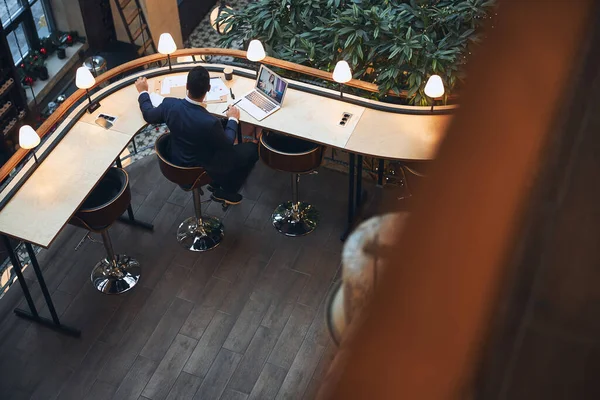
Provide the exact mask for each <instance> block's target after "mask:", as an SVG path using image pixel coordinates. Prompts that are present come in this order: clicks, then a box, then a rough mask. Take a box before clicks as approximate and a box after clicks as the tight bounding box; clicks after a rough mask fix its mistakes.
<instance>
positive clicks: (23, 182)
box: [0, 63, 451, 247]
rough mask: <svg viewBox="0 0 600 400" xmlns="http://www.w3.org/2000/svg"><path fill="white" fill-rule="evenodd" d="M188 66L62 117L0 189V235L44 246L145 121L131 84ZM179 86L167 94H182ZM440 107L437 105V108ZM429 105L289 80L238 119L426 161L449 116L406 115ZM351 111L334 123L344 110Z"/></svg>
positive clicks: (109, 93) (110, 89) (237, 82)
mask: <svg viewBox="0 0 600 400" xmlns="http://www.w3.org/2000/svg"><path fill="white" fill-rule="evenodd" d="M201 65H205V66H206V67H207V68H208V69H209V70H210V71H211V75H212V76H222V72H221V71H222V68H223V67H224V65H218V64H201ZM194 66H195V64H194V63H185V64H178V65H175V66H174V67H173V70H172V71H169V69H168V68H156V69H151V70H146V71H143V72H140V73H137V74H134V75H130V76H127V77H125V78H123V79H121V80H119V81H117V82H115V83H112V84H111V85H109V86H107V87H106V88H104V89H102V90H100V91H99V92H97V93H95V94H94V95H93V96H92V99H93V100H97V101H99V102H100V104H101V107H100V108H99V109H97V110H96V111H95V112H93V113H92V114H89V113H88V112H87V111H86V108H87V102H84V103H82V104H81V105H79V106H78V107H76V108H75V109H74V110H73V111H72V112H70V113H69V114H68V115H67V118H66V119H65V120H64V121H63V122H62V123H61V124H60V126H59V127H58V128H57V129H56V131H55V132H53V133H52V134H51V136H50V137H49V138H48V139H47V140H46V142H45V143H44V145H43V146H40V148H38V149H36V153H37V154H38V158H39V159H40V160H41V161H42V163H41V164H40V165H39V166H37V167H36V168H32V167H33V161H32V160H30V161H28V162H27V163H26V164H25V165H24V167H23V168H22V170H21V171H20V172H19V173H18V174H17V175H16V176H15V177H14V179H13V180H12V181H11V183H10V184H9V185H8V186H7V187H6V188H5V189H4V190H3V191H2V192H1V193H0V201H4V202H5V203H6V200H7V199H8V202H7V203H6V205H5V207H4V208H2V210H1V211H0V232H1V233H4V234H7V235H9V236H12V237H15V238H17V239H21V240H24V241H26V242H30V243H34V244H38V245H40V246H42V247H49V246H50V244H51V243H52V241H53V240H54V239H55V238H56V236H57V235H58V233H59V232H60V231H61V230H62V228H63V227H64V225H65V224H66V223H67V222H68V220H69V219H70V218H71V216H72V215H73V214H74V213H75V211H76V210H77V209H78V207H79V206H80V205H81V204H82V202H83V201H84V199H85V198H86V196H87V195H88V194H89V193H90V192H91V190H92V189H93V188H94V187H95V185H96V184H97V183H98V181H99V180H100V179H101V177H102V176H103V175H104V173H105V172H106V170H107V169H108V168H109V167H110V165H112V164H113V162H114V160H115V159H117V158H118V157H119V155H120V154H121V152H122V151H123V150H124V149H125V147H126V146H127V144H128V143H129V142H130V141H131V140H132V139H133V138H134V136H135V135H136V134H137V133H138V132H139V131H140V130H141V129H142V128H144V127H145V126H146V125H147V124H146V122H145V121H144V119H143V117H142V114H141V112H140V110H139V107H138V103H137V98H138V93H137V90H136V89H135V87H134V85H133V82H134V81H135V79H136V78H137V77H138V76H147V77H148V81H149V91H150V92H156V93H160V86H161V82H162V80H163V79H165V78H166V77H169V76H175V75H186V74H187V71H188V70H189V69H191V68H193V67H194ZM254 76H255V72H254V71H249V70H245V69H241V68H234V78H233V80H231V81H225V83H226V85H227V86H228V87H230V88H231V90H232V91H233V93H234V94H235V96H236V99H239V98H241V97H242V96H243V95H245V94H246V93H247V92H249V91H250V90H251V89H252V87H253V85H254ZM184 95H185V92H184V90H181V89H178V90H173V91H172V93H171V94H170V95H165V96H174V97H183V96H184ZM225 108H226V104H225V103H213V104H208V105H207V109H208V110H209V111H210V112H211V113H213V114H215V115H223V111H224V110H225ZM441 108H442V109H444V107H441ZM409 109H414V110H418V111H419V112H421V113H423V112H424V110H427V109H429V108H428V107H406V106H394V105H390V104H385V103H380V102H377V101H371V100H365V99H362V98H359V97H356V96H352V95H344V98H343V99H340V98H339V92H336V91H333V90H330V89H324V88H321V87H318V86H314V85H310V84H306V83H300V82H294V81H290V88H289V89H288V92H287V94H286V97H285V100H284V103H283V107H282V108H281V109H280V110H279V111H277V112H276V113H274V114H272V115H271V116H269V117H267V118H266V119H264V120H262V121H257V120H255V119H254V118H252V117H251V116H250V115H248V114H247V113H245V112H244V111H243V110H241V116H240V120H241V121H242V122H245V123H250V124H253V125H256V126H260V127H263V128H266V129H270V130H274V131H278V132H282V133H285V134H289V135H293V136H296V137H300V138H303V139H306V140H311V141H314V142H317V143H321V144H324V145H327V146H332V147H335V148H337V149H340V150H345V151H349V152H351V153H356V154H361V155H367V156H373V157H377V158H386V159H398V160H428V159H432V158H433V157H434V156H435V153H436V151H437V148H438V145H439V143H440V141H441V139H442V138H443V135H444V132H445V130H446V127H447V125H448V123H449V121H450V119H451V115H448V114H446V113H441V114H440V113H435V114H433V113H432V114H425V115H423V114H420V115H411V114H406V112H407V110H409ZM345 112H349V113H351V114H352V115H353V116H352V118H351V119H350V121H349V123H347V124H346V125H345V126H340V125H339V121H340V119H341V116H342V114H343V113H345ZM100 113H103V114H108V115H111V116H115V117H117V120H116V121H115V123H114V126H113V127H112V128H111V129H109V130H104V129H103V128H100V127H99V126H98V125H96V124H95V122H94V121H95V120H96V118H97V116H98V114H100Z"/></svg>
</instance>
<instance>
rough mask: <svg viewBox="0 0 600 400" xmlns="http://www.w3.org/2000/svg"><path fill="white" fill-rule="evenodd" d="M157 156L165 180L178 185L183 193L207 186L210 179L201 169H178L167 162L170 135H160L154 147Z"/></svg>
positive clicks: (178, 167)
mask: <svg viewBox="0 0 600 400" xmlns="http://www.w3.org/2000/svg"><path fill="white" fill-rule="evenodd" d="M154 147H155V150H156V155H157V156H158V166H159V167H160V171H161V172H162V174H163V175H164V177H165V178H167V179H168V180H170V181H171V182H173V183H176V184H177V185H179V186H180V187H181V188H182V189H183V190H185V191H191V190H194V189H195V188H197V187H202V186H205V185H208V184H209V183H211V182H212V179H211V178H210V176H209V175H208V173H207V172H206V170H205V169H204V168H203V167H180V166H178V165H175V164H173V163H172V162H171V161H170V160H169V154H170V152H171V151H170V149H171V137H170V135H168V134H167V135H162V136H160V137H159V138H158V139H156V144H155V145H154Z"/></svg>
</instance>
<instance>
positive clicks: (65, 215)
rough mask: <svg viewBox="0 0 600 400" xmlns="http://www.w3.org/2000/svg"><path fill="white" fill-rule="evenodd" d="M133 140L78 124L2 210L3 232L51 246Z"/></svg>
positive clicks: (0, 227) (0, 224) (119, 134)
mask: <svg viewBox="0 0 600 400" xmlns="http://www.w3.org/2000/svg"><path fill="white" fill-rule="evenodd" d="M130 140H131V138H130V137H128V136H127V135H124V134H122V133H118V132H111V131H107V130H105V129H103V128H101V127H99V126H97V125H91V124H88V123H85V122H78V123H76V124H75V125H74V126H73V127H72V128H71V130H70V131H69V133H68V135H66V136H65V137H64V138H63V139H62V140H61V142H60V143H59V144H58V145H57V146H56V148H54V150H53V151H52V152H51V153H50V154H49V155H48V157H47V158H46V159H45V160H44V162H43V163H42V164H41V165H40V166H39V167H38V169H37V170H36V171H35V172H34V173H33V175H31V177H30V178H29V179H28V180H27V181H26V182H25V184H24V185H23V187H21V189H19V191H18V192H17V193H16V194H15V195H14V197H13V198H12V199H11V200H10V202H9V203H8V204H7V205H6V206H5V207H4V209H2V211H1V212H0V232H2V233H5V234H7V235H9V236H12V237H15V238H19V239H22V240H25V241H27V242H30V243H33V244H37V245H40V246H42V247H49V246H50V244H51V243H52V241H53V240H54V238H55V237H56V236H57V235H58V233H59V232H60V231H61V230H62V228H63V227H64V226H65V225H66V224H67V222H68V221H69V220H70V219H71V217H72V216H73V214H74V213H75V212H76V211H77V209H78V208H79V206H80V205H81V204H82V203H83V201H84V200H85V198H86V197H87V196H88V194H89V193H90V192H91V191H92V189H93V188H94V187H95V186H96V184H97V183H98V182H99V181H100V179H101V178H102V176H104V174H105V173H106V171H107V170H108V168H109V167H110V166H111V164H112V163H113V162H114V161H115V157H116V156H117V155H119V154H120V153H121V152H122V151H123V149H124V148H125V147H126V146H127V144H128V143H129V141H130Z"/></svg>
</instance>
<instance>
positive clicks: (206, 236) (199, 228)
mask: <svg viewBox="0 0 600 400" xmlns="http://www.w3.org/2000/svg"><path fill="white" fill-rule="evenodd" d="M169 142H170V136H169V135H168V134H166V135H162V136H160V137H159V138H158V139H156V144H155V150H156V154H157V156H158V163H159V166H160V170H161V172H162V174H163V175H164V176H165V178H167V179H168V180H170V181H171V182H173V183H176V184H178V185H179V186H180V187H181V188H182V189H183V190H185V191H186V192H190V191H191V192H192V194H193V195H194V210H195V214H196V215H195V216H193V217H189V218H187V219H186V220H185V221H183V222H182V223H181V225H179V229H178V230H177V241H178V242H179V243H180V244H181V245H182V246H183V247H185V248H186V249H188V250H191V251H207V250H211V249H214V248H215V247H217V246H218V245H219V244H220V243H221V242H222V241H223V237H224V233H223V224H222V223H221V220H219V219H218V218H216V217H210V216H202V201H201V199H200V196H201V195H203V194H204V192H203V191H202V186H205V185H208V184H209V183H211V182H212V180H211V178H210V176H208V173H207V172H206V170H205V169H204V168H202V167H179V166H177V165H175V164H172V163H171V162H169V160H168V158H167V154H169Z"/></svg>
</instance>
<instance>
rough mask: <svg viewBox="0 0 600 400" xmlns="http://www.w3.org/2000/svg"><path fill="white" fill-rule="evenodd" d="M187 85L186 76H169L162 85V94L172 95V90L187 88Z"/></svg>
mask: <svg viewBox="0 0 600 400" xmlns="http://www.w3.org/2000/svg"><path fill="white" fill-rule="evenodd" d="M186 84H187V76H186V75H177V76H168V77H166V78H165V79H163V81H162V84H161V85H160V94H171V88H176V87H182V86H183V87H185V85H186Z"/></svg>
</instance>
